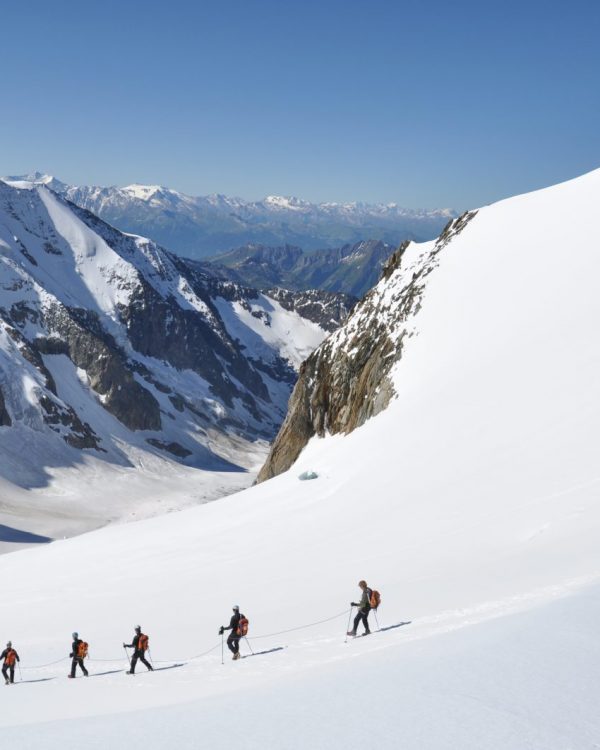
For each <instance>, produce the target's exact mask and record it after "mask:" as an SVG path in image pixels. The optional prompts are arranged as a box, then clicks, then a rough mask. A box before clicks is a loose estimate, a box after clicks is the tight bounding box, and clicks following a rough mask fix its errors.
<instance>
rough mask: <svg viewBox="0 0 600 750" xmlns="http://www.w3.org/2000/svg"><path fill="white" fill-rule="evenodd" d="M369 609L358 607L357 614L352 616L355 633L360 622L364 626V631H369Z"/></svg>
mask: <svg viewBox="0 0 600 750" xmlns="http://www.w3.org/2000/svg"><path fill="white" fill-rule="evenodd" d="M370 611H371V609H370V608H369V609H359V610H358V614H357V615H356V617H355V618H354V632H355V633H356V628H357V627H358V626H359V624H360V623H361V622H362V624H363V625H364V626H365V633H370V632H371V631H370V630H369V620H368V618H369V612H370Z"/></svg>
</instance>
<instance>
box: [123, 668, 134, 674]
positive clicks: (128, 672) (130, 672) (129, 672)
mask: <svg viewBox="0 0 600 750" xmlns="http://www.w3.org/2000/svg"><path fill="white" fill-rule="evenodd" d="M125 674H135V672H132V671H131V669H129V670H128V671H127V672H125Z"/></svg>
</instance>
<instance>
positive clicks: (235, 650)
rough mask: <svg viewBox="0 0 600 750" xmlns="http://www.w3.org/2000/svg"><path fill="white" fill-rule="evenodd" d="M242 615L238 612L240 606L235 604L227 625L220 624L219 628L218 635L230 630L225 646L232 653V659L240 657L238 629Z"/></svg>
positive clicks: (239, 632) (239, 633) (239, 631)
mask: <svg viewBox="0 0 600 750" xmlns="http://www.w3.org/2000/svg"><path fill="white" fill-rule="evenodd" d="M243 616H244V615H242V614H240V608H239V607H238V605H237V604H236V605H235V607H234V608H233V615H232V617H231V620H230V621H229V626H228V627H225V626H224V625H221V627H220V628H219V635H223V633H224V632H225V631H226V630H231V633H230V634H229V636H228V637H227V648H228V649H229V650H230V651H231V653H232V654H233V660H234V661H235V660H236V659H239V658H240V638H241V637H242V633H241V630H240V620H241V619H242V617H243Z"/></svg>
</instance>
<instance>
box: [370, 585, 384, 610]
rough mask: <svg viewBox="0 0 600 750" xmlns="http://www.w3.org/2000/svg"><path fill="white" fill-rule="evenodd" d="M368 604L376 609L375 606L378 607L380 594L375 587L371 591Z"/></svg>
mask: <svg viewBox="0 0 600 750" xmlns="http://www.w3.org/2000/svg"><path fill="white" fill-rule="evenodd" d="M369 604H370V606H371V609H377V607H379V605H380V604H381V594H380V593H379V591H375V589H373V590H372V591H371V596H370V598H369Z"/></svg>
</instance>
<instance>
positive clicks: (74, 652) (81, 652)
mask: <svg viewBox="0 0 600 750" xmlns="http://www.w3.org/2000/svg"><path fill="white" fill-rule="evenodd" d="M87 655H88V645H87V643H86V642H85V641H82V640H81V638H80V637H79V633H73V644H72V646H71V653H70V654H69V656H70V657H71V659H72V660H73V661H72V662H71V674H69V675H67V677H69V679H71V680H74V679H75V670H76V669H77V666H78V665H79V667H81V671H82V672H83V674H84V676H85V677H87V676H88V674H89V672H88V671H87V669H86V668H85V666H84V664H83V660H84V659H85V658H86V656H87Z"/></svg>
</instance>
